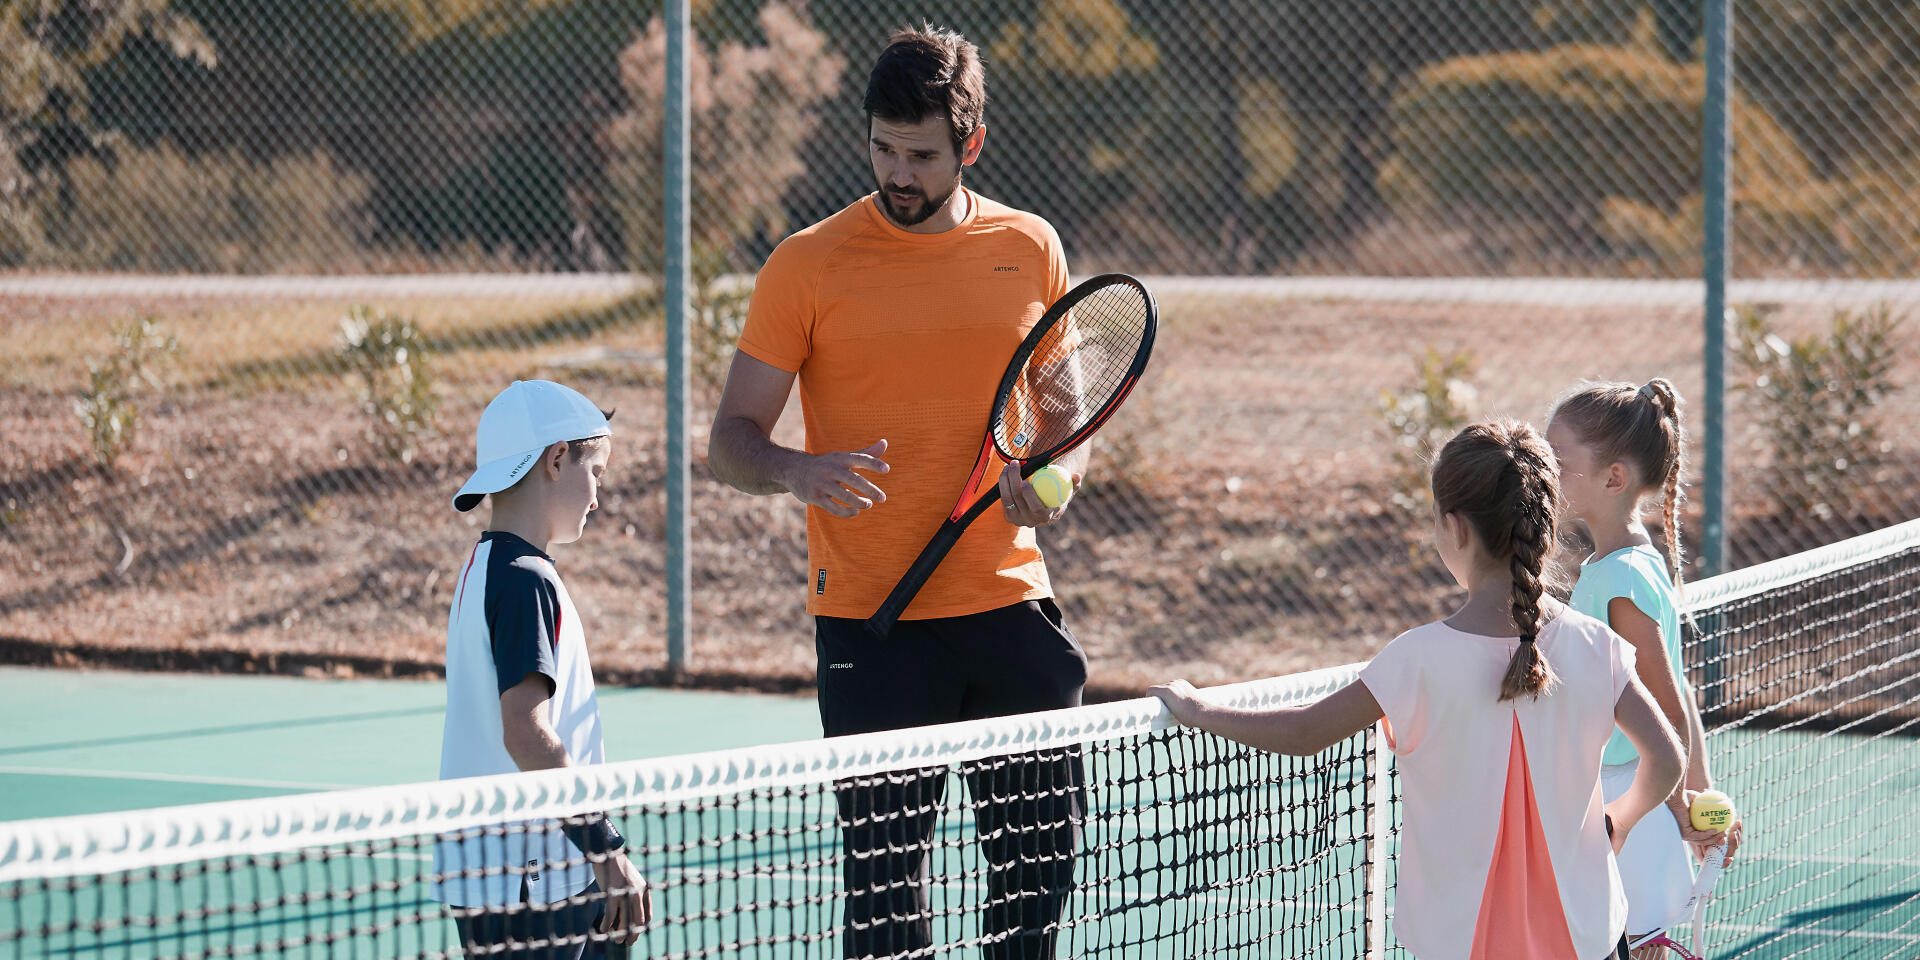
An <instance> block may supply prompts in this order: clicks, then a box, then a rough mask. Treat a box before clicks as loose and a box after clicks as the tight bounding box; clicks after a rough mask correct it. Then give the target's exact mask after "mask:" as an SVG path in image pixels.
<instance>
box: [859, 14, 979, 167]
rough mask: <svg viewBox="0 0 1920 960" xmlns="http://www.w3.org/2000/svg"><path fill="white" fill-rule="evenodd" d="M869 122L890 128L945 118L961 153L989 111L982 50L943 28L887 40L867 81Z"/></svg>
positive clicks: (905, 33)
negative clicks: (887, 125) (873, 121)
mask: <svg viewBox="0 0 1920 960" xmlns="http://www.w3.org/2000/svg"><path fill="white" fill-rule="evenodd" d="M865 108H866V111H867V117H868V118H869V119H873V118H878V119H880V120H886V121H888V122H890V123H919V122H921V121H923V120H925V119H927V118H928V117H945V118H947V127H948V129H949V130H950V131H951V133H952V135H953V147H954V149H955V150H958V149H960V145H961V144H963V143H965V142H966V140H967V138H968V137H971V136H973V132H974V131H975V130H978V129H980V118H981V115H982V114H984V113H985V112H986V108H987V68H986V67H985V66H984V65H982V64H981V62H980V48H978V47H976V46H974V45H973V44H971V43H968V42H967V38H966V37H963V36H961V35H960V34H958V33H956V32H954V31H952V30H948V29H946V28H945V27H935V26H932V25H926V26H922V27H920V28H919V29H917V30H916V29H913V28H907V29H903V30H899V31H897V32H895V33H894V35H893V36H892V37H889V38H888V39H887V48H886V49H885V50H882V51H880V59H879V60H878V61H876V62H875V63H874V65H873V73H872V74H871V75H869V76H868V77H867V99H866V103H865Z"/></svg>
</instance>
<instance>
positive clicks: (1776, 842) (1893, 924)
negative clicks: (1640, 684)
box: [1686, 521, 1920, 960]
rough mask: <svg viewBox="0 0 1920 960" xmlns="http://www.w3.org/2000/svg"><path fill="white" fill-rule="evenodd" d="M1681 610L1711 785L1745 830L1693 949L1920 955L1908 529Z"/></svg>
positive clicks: (1835, 549) (1801, 562)
mask: <svg viewBox="0 0 1920 960" xmlns="http://www.w3.org/2000/svg"><path fill="white" fill-rule="evenodd" d="M1686 601H1687V602H1686V606H1687V607H1688V609H1689V610H1691V611H1692V613H1693V618H1694V624H1693V629H1692V630H1691V631H1690V632H1691V633H1692V634H1693V635H1692V636H1691V637H1690V642H1689V643H1688V645H1687V650H1686V654H1687V656H1686V659H1687V663H1688V667H1689V671H1690V674H1691V679H1692V680H1693V682H1694V684H1695V686H1696V688H1697V690H1698V695H1699V698H1700V703H1701V711H1702V720H1703V721H1704V722H1705V725H1706V727H1707V746H1708V754H1709V756H1710V757H1711V758H1712V762H1713V773H1714V775H1715V778H1716V780H1717V781H1718V783H1717V785H1718V786H1720V787H1721V788H1722V789H1723V790H1725V791H1726V792H1727V794H1728V795H1730V796H1731V797H1732V798H1733V800H1734V803H1735V805H1736V807H1737V808H1738V809H1739V811H1740V814H1741V816H1742V817H1743V818H1744V819H1745V821H1746V825H1747V841H1746V844H1745V846H1744V847H1743V848H1742V849H1741V850H1740V851H1739V853H1738V855H1737V860H1736V862H1735V864H1734V866H1733V867H1732V868H1731V869H1730V870H1729V872H1728V873H1727V874H1725V875H1724V876H1723V877H1722V878H1721V880H1720V882H1719V885H1718V887H1717V889H1716V892H1715V897H1714V900H1713V902H1712V907H1711V910H1710V911H1709V914H1708V918H1709V924H1708V931H1707V939H1708V941H1709V943H1708V944H1705V945H1695V946H1696V948H1698V947H1700V946H1707V947H1708V948H1709V949H1708V950H1707V951H1706V952H1705V954H1704V955H1705V956H1711V957H1713V958H1715V960H1720V958H1728V957H1743V958H1769V960H1771V958H1785V957H1822V958H1824V957H1849V958H1875V957H1884V958H1890V960H1891V958H1899V960H1911V958H1914V957H1920V830H1915V829H1914V828H1913V826H1912V821H1910V820H1907V819H1906V818H1907V817H1910V816H1912V815H1913V814H1914V813H1915V812H1916V810H1920V521H1912V522H1908V523H1905V524H1901V525H1899V526H1895V527H1890V528H1888V529H1886V530H1882V531H1880V532H1878V533H1874V534H1869V535H1867V536H1864V537H1857V538H1855V539H1852V540H1848V541H1845V542H1842V543H1839V544H1835V545H1833V546H1830V547H1824V548H1821V549H1818V550H1813V551H1809V552H1807V553H1803V554H1798V555H1795V556H1792V557H1788V558H1786V559H1783V560H1776V561H1772V562H1769V563H1764V564H1759V565H1757V566H1753V567H1749V568H1747V569H1745V570H1740V571H1735V572H1734V573H1730V574H1727V575H1725V576H1721V577H1716V578H1714V579H1711V580H1704V581H1701V582H1700V583H1698V584H1694V585H1691V586H1689V587H1688V588H1687V591H1686Z"/></svg>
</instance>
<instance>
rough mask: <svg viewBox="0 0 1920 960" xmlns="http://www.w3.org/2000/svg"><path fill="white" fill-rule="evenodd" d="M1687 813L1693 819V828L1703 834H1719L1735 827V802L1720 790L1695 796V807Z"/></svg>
mask: <svg viewBox="0 0 1920 960" xmlns="http://www.w3.org/2000/svg"><path fill="white" fill-rule="evenodd" d="M1687 813H1688V814H1689V815H1690V816H1691V817H1692V819H1693V828H1694V829H1695V830H1699V831H1701V832H1703V833H1713V832H1718V831H1721V830H1725V829H1726V828H1727V827H1729V826H1732V825H1733V801H1731V800H1729V799H1727V795H1726V794H1724V793H1721V792H1720V791H1718V790H1702V791H1700V792H1699V793H1698V794H1695V795H1694V798H1693V806H1692V807H1691V808H1690V809H1689V810H1688V811H1687Z"/></svg>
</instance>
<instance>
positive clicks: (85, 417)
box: [74, 317, 180, 470]
mask: <svg viewBox="0 0 1920 960" xmlns="http://www.w3.org/2000/svg"><path fill="white" fill-rule="evenodd" d="M179 354H180V341H179V340H178V339H176V338H175V337H174V336H173V334H171V333H168V332H167V331H166V329H165V328H164V327H162V326H161V325H160V323H159V322H158V321H156V320H154V319H153V318H151V317H140V318H138V319H135V320H132V321H129V322H128V323H127V324H125V325H124V326H117V327H115V328H113V351H112V352H111V353H109V354H108V355H107V356H106V357H104V358H89V359H88V360H87V385H86V386H85V387H84V388H82V389H81V391H80V398H79V399H78V400H77V401H75V402H74V414H75V415H76V416H78V417H79V418H80V424H81V426H82V427H84V428H85V429H86V431H87V440H88V442H89V443H90V445H91V446H92V447H93V455H94V459H95V460H97V461H98V462H99V464H100V465H101V466H102V467H105V468H106V469H108V470H112V469H113V468H114V466H115V464H117V463H118V462H119V460H120V455H121V454H122V453H125V452H126V450H127V449H128V448H129V447H131V446H133V440H134V436H135V434H136V432H137V431H138V429H139V425H140V396H141V394H142V393H144V392H147V391H152V390H160V389H163V388H164V387H165V380H164V374H165V370H164V368H165V367H166V366H167V365H169V364H171V363H172V362H173V360H174V359H175V358H176V357H178V356H179Z"/></svg>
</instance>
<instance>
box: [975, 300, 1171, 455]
mask: <svg viewBox="0 0 1920 960" xmlns="http://www.w3.org/2000/svg"><path fill="white" fill-rule="evenodd" d="M1151 318H1152V309H1151V307H1150V306H1149V304H1148V301H1147V297H1146V294H1145V293H1144V292H1143V291H1142V290H1141V289H1140V288H1138V287H1136V286H1133V285H1131V284H1113V285H1109V286H1106V287H1102V288H1101V289H1099V290H1096V291H1094V292H1093V293H1092V294H1090V295H1088V296H1087V297H1086V298H1085V299H1083V300H1081V301H1079V302H1078V303H1076V304H1074V306H1073V309H1072V311H1071V312H1070V313H1068V314H1067V315H1066V316H1065V317H1062V318H1061V319H1060V321H1059V322H1058V323H1055V324H1054V325H1053V326H1052V327H1051V328H1050V329H1048V330H1047V332H1046V333H1045V334H1043V335H1042V336H1041V338H1040V341H1039V343H1037V344H1036V345H1035V346H1034V350H1033V352H1032V353H1031V354H1030V355H1029V356H1028V357H1027V361H1026V365H1025V366H1024V368H1023V369H1022V370H1021V372H1020V375H1019V376H1018V377H1016V378H1015V380H1014V383H1013V386H1012V389H1011V390H1010V392H1009V393H1008V396H1007V402H1006V404H1005V406H1004V407H1003V408H1002V410H1001V414H1000V418H999V419H998V420H996V421H995V422H994V430H993V440H994V443H995V445H997V446H998V447H999V448H1000V452H1001V453H1002V454H1004V455H1005V456H1006V457H1007V458H1008V459H1010V460H1027V459H1030V458H1032V457H1034V456H1039V455H1042V454H1050V453H1052V452H1054V451H1055V450H1057V449H1058V448H1059V447H1060V446H1061V445H1062V444H1064V443H1066V442H1067V441H1068V440H1069V439H1071V438H1072V437H1073V436H1074V435H1075V434H1078V433H1080V432H1081V431H1082V430H1083V429H1085V428H1086V427H1087V426H1088V425H1089V424H1091V423H1093V422H1094V421H1095V420H1097V419H1098V418H1099V417H1101V416H1102V415H1103V414H1104V413H1105V412H1106V410H1107V408H1108V407H1109V406H1110V405H1111V404H1112V403H1113V402H1114V401H1115V400H1117V399H1118V398H1119V397H1120V395H1121V391H1122V390H1124V389H1125V388H1126V386H1127V384H1128V381H1129V378H1130V376H1131V374H1132V373H1133V370H1134V366H1135V364H1134V360H1135V358H1136V357H1137V356H1138V355H1139V353H1140V350H1141V348H1142V346H1144V345H1145V343H1146V341H1147V337H1148V335H1149V333H1150V331H1151V328H1152V319H1151Z"/></svg>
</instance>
